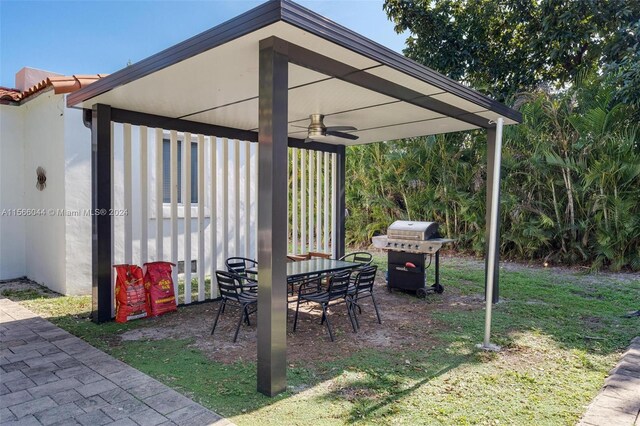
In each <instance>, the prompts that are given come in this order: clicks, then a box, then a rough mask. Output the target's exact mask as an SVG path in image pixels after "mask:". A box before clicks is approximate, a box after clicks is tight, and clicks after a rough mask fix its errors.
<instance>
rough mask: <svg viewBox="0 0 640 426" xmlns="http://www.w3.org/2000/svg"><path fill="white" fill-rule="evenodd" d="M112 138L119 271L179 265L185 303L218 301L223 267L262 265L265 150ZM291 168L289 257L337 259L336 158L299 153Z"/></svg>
mask: <svg viewBox="0 0 640 426" xmlns="http://www.w3.org/2000/svg"><path fill="white" fill-rule="evenodd" d="M112 129H113V131H112V135H113V136H112V137H113V141H112V150H113V162H112V167H113V169H112V173H113V180H112V181H113V192H112V200H113V207H114V211H113V213H114V215H113V217H112V220H113V238H112V240H113V252H112V253H113V262H112V263H113V264H119V263H132V264H137V265H140V266H142V265H143V264H144V263H145V262H152V261H156V260H164V261H170V262H173V263H174V264H176V265H177V264H178V263H180V264H181V265H184V268H181V271H180V274H178V269H177V268H174V277H173V278H174V285H175V290H176V294H177V295H178V302H179V303H182V304H189V303H192V302H194V301H203V300H207V299H212V298H216V297H217V296H218V291H217V286H216V283H215V279H214V280H212V279H211V277H214V276H215V275H214V272H215V270H216V269H224V261H225V259H227V258H228V257H231V256H243V257H249V258H253V259H255V258H256V257H257V206H258V204H257V195H258V194H257V178H258V173H257V172H258V162H257V161H258V144H257V143H250V142H247V141H239V140H231V139H225V138H216V137H215V136H211V135H197V134H190V133H182V132H176V131H172V130H164V129H150V128H146V127H144V126H132V125H129V124H120V123H112ZM185 141H190V143H185ZM289 160H290V162H289V168H288V170H289V178H290V186H289V206H290V216H289V225H288V229H287V232H288V235H289V249H290V252H293V253H306V252H308V251H320V252H326V253H333V244H332V241H333V239H334V238H333V236H334V235H335V233H334V228H335V227H334V222H335V216H334V214H333V209H332V206H333V205H334V203H333V199H334V197H335V184H336V181H335V176H336V168H335V154H329V153H321V152H317V151H306V150H302V149H296V148H292V149H289Z"/></svg>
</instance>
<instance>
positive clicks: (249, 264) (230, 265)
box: [225, 257, 258, 275]
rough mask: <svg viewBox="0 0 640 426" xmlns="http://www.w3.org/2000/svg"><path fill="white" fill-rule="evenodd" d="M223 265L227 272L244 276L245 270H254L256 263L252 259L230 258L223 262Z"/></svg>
mask: <svg viewBox="0 0 640 426" xmlns="http://www.w3.org/2000/svg"><path fill="white" fill-rule="evenodd" d="M225 265H226V267H227V271H229V272H233V273H234V274H238V275H246V271H247V269H249V268H255V267H256V266H258V262H256V261H255V260H253V259H247V258H246V257H230V258H228V259H227V260H226V261H225Z"/></svg>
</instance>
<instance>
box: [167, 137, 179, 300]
mask: <svg viewBox="0 0 640 426" xmlns="http://www.w3.org/2000/svg"><path fill="white" fill-rule="evenodd" d="M169 151H170V155H169V159H170V161H169V169H170V170H171V172H170V173H169V176H170V178H169V179H170V182H171V190H170V192H171V262H172V263H173V264H174V265H176V266H174V267H173V273H172V279H173V290H174V294H175V295H176V298H177V297H178V134H177V132H176V131H175V130H171V131H170V132H169Z"/></svg>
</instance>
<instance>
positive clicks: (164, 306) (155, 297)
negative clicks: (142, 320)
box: [144, 262, 178, 317]
mask: <svg viewBox="0 0 640 426" xmlns="http://www.w3.org/2000/svg"><path fill="white" fill-rule="evenodd" d="M144 266H146V268H147V273H146V274H145V276H144V287H145V289H146V290H147V303H148V304H149V314H150V315H151V316H152V317H157V316H158V315H162V314H166V313H167V312H173V311H176V310H177V309H178V308H177V307H176V295H175V293H174V291H173V279H172V278H171V267H173V266H176V265H174V264H173V263H171V262H150V263H145V264H144Z"/></svg>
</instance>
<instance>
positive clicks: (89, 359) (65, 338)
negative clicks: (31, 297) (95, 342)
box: [0, 299, 232, 426]
mask: <svg viewBox="0 0 640 426" xmlns="http://www.w3.org/2000/svg"><path fill="white" fill-rule="evenodd" d="M0 375H1V380H0V424H2V425H14V424H15V425H25V426H26V425H92V426H98V425H122V426H126V425H174V424H175V425H198V426H199V425H209V424H215V425H216V426H222V425H225V426H226V425H232V423H231V422H229V421H227V420H225V419H223V418H221V417H220V416H218V415H217V414H215V413H213V412H211V411H209V410H207V409H206V408H204V407H203V406H201V405H199V404H196V403H195V402H193V401H192V400H190V399H189V398H187V397H185V396H184V395H181V394H180V393H178V392H176V391H174V390H172V389H170V388H168V387H167V386H165V385H163V384H162V383H160V382H158V381H157V380H154V379H152V378H151V377H149V376H147V375H146V374H143V373H141V372H140V371H138V370H136V369H134V368H132V367H130V366H128V365H127V364H125V363H123V362H121V361H118V360H117V359H115V358H113V357H111V356H109V355H107V354H105V353H104V352H102V351H100V350H98V349H96V348H94V347H93V346H91V345H89V344H88V343H86V342H84V341H82V340H80V339H78V338H77V337H74V336H73V335H71V334H69V333H67V332H66V331H64V330H62V329H60V328H58V327H56V326H55V325H53V324H51V323H50V322H49V321H46V320H44V319H42V318H40V317H39V316H37V315H35V314H33V313H32V312H31V311H29V310H27V309H26V308H24V307H22V306H20V305H19V304H17V303H14V302H11V301H10V300H8V299H0Z"/></svg>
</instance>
